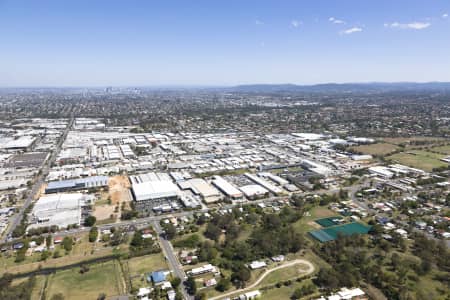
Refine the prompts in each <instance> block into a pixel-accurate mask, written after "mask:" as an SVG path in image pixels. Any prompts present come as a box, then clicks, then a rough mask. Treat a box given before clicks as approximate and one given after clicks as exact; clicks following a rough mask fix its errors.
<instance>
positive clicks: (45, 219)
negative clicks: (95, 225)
mask: <svg viewBox="0 0 450 300" xmlns="http://www.w3.org/2000/svg"><path fill="white" fill-rule="evenodd" d="M94 201H95V196H92V195H85V194H81V193H70V194H68V193H67V194H66V193H65V194H52V195H44V196H42V197H41V198H39V199H38V200H37V202H36V203H35V205H34V207H33V211H32V213H31V215H32V217H31V220H30V223H31V224H30V226H28V229H32V228H38V227H50V226H58V227H59V228H65V227H67V226H68V225H74V224H76V225H80V224H81V222H82V220H83V217H84V215H85V213H84V210H85V209H87V208H88V207H89V205H92V204H93V203H94Z"/></svg>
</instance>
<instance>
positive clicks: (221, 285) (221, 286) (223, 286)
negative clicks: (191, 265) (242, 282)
mask: <svg viewBox="0 0 450 300" xmlns="http://www.w3.org/2000/svg"><path fill="white" fill-rule="evenodd" d="M230 286H231V282H230V280H229V279H228V278H221V279H220V280H219V282H218V283H217V285H216V290H218V291H219V292H225V291H226V290H228V289H229V288H230Z"/></svg>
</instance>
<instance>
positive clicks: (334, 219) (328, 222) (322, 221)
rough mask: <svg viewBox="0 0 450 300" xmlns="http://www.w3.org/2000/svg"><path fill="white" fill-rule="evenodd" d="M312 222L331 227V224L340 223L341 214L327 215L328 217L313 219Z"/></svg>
mask: <svg viewBox="0 0 450 300" xmlns="http://www.w3.org/2000/svg"><path fill="white" fill-rule="evenodd" d="M314 222H316V223H317V224H319V225H320V226H322V227H325V228H326V227H331V226H335V225H339V224H341V222H342V217H341V216H335V217H328V218H323V219H318V220H315V221H314Z"/></svg>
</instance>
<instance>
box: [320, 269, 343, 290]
mask: <svg viewBox="0 0 450 300" xmlns="http://www.w3.org/2000/svg"><path fill="white" fill-rule="evenodd" d="M315 284H317V285H318V286H321V287H324V288H326V289H329V290H334V289H336V288H337V287H338V286H339V280H338V274H337V273H336V272H335V271H333V269H325V268H321V269H320V271H319V273H318V274H317V277H316V279H315Z"/></svg>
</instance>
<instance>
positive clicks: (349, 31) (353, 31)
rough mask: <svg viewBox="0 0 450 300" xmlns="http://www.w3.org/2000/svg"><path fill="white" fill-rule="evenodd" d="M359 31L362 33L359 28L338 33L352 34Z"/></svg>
mask: <svg viewBox="0 0 450 300" xmlns="http://www.w3.org/2000/svg"><path fill="white" fill-rule="evenodd" d="M361 31H362V28H361V27H351V28H349V29H346V30H342V31H341V32H340V34H352V33H356V32H361Z"/></svg>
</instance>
